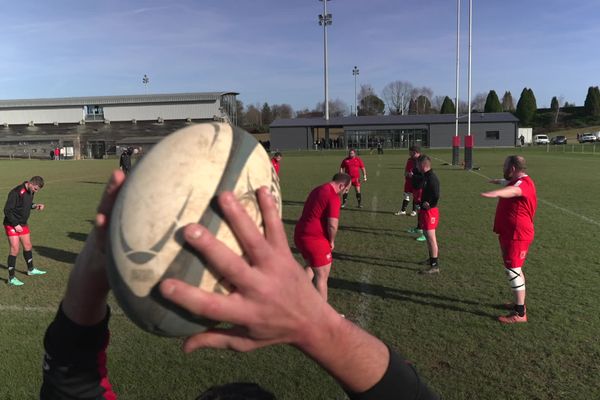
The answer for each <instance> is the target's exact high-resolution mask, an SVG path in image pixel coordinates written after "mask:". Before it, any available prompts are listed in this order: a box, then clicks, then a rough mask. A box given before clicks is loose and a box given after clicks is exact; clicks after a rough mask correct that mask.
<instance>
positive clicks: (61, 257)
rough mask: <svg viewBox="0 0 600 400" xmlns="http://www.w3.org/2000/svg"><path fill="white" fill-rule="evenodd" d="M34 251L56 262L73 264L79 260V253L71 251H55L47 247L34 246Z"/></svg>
mask: <svg viewBox="0 0 600 400" xmlns="http://www.w3.org/2000/svg"><path fill="white" fill-rule="evenodd" d="M34 249H35V251H36V252H37V253H39V255H41V256H42V257H46V258H50V259H52V260H55V261H60V262H63V263H67V264H73V263H74V262H75V259H76V258H77V253H73V252H71V251H66V250H61V249H55V248H53V247H46V246H34Z"/></svg>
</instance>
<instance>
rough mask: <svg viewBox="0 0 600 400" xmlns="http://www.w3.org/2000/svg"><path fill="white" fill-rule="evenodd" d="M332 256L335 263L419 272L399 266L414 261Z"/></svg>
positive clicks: (352, 255) (346, 255)
mask: <svg viewBox="0 0 600 400" xmlns="http://www.w3.org/2000/svg"><path fill="white" fill-rule="evenodd" d="M332 255H333V260H334V261H336V260H339V261H348V262H353V263H359V264H366V265H375V266H378V267H390V268H398V269H405V270H408V271H419V268H412V267H407V266H404V265H401V264H405V263H410V264H415V262H414V261H407V260H398V259H391V258H380V257H371V256H359V255H355V254H344V253H338V252H333V253H332Z"/></svg>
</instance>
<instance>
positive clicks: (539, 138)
mask: <svg viewBox="0 0 600 400" xmlns="http://www.w3.org/2000/svg"><path fill="white" fill-rule="evenodd" d="M548 143H550V139H548V135H535V136H534V137H533V144H548Z"/></svg>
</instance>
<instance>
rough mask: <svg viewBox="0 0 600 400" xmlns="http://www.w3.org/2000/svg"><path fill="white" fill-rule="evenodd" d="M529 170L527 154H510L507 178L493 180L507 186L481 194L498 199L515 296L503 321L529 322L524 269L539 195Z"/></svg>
mask: <svg viewBox="0 0 600 400" xmlns="http://www.w3.org/2000/svg"><path fill="white" fill-rule="evenodd" d="M526 169H527V165H526V163H525V159H524V158H523V157H521V156H508V157H507V158H506V160H505V161H504V168H503V172H504V179H492V180H491V181H490V183H495V184H500V185H504V187H503V188H502V189H498V190H493V191H491V192H485V193H481V195H482V196H483V197H487V198H496V197H497V198H498V206H497V207H496V217H495V219H494V232H496V233H497V234H498V239H499V241H500V250H501V251H502V259H503V261H504V270H505V272H506V276H507V278H508V283H509V285H510V288H511V290H512V292H513V295H514V303H512V304H511V303H508V304H505V307H506V308H508V309H510V310H511V312H510V314H508V315H506V316H504V315H503V316H500V317H498V320H499V321H500V322H502V323H503V324H513V323H518V322H527V309H526V307H525V275H524V273H523V271H522V269H521V268H522V267H523V264H524V263H525V259H526V258H527V252H528V251H529V246H530V245H531V243H532V242H533V236H534V227H533V218H534V216H535V210H536V208H537V195H536V190H535V184H534V183H533V180H532V179H531V178H530V177H529V176H528V175H527V174H526V173H525V170H526Z"/></svg>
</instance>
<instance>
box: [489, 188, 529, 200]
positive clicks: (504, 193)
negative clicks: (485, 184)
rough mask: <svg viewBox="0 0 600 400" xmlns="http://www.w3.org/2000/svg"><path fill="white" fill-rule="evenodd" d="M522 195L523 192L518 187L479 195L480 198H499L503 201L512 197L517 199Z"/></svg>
mask: <svg viewBox="0 0 600 400" xmlns="http://www.w3.org/2000/svg"><path fill="white" fill-rule="evenodd" d="M522 195H523V191H522V190H521V188H520V187H518V186H506V187H503V188H502V189H498V190H492V191H491V192H484V193H481V196H483V197H487V198H490V199H493V198H496V197H500V198H503V199H510V198H513V197H519V196H522Z"/></svg>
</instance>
